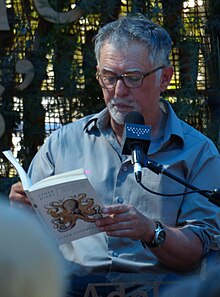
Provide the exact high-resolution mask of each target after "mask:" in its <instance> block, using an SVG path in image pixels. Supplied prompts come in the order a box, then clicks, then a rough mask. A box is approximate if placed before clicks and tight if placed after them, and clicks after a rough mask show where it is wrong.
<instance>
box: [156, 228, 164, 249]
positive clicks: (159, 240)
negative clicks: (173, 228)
mask: <svg viewBox="0 0 220 297" xmlns="http://www.w3.org/2000/svg"><path fill="white" fill-rule="evenodd" d="M165 238H166V232H165V231H164V230H160V231H159V233H158V236H157V238H156V243H157V245H158V246H161V245H162V244H163V243H164V241H165Z"/></svg>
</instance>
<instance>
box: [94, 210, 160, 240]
mask: <svg viewBox="0 0 220 297" xmlns="http://www.w3.org/2000/svg"><path fill="white" fill-rule="evenodd" d="M103 213H104V214H108V215H109V216H106V217H104V218H101V219H98V220H97V221H96V225H97V227H98V228H99V229H100V230H101V231H105V232H106V233H107V235H109V236H114V237H128V238H131V239H133V240H144V241H151V240H152V238H153V236H154V229H155V222H154V221H153V220H150V219H148V218H146V217H145V216H144V215H143V214H142V213H140V212H139V211H138V210H137V209H136V208H135V207H134V206H132V205H125V204H115V205H110V206H106V207H105V208H104V209H103Z"/></svg>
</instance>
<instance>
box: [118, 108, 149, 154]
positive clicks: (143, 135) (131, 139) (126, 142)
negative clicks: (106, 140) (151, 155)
mask: <svg viewBox="0 0 220 297" xmlns="http://www.w3.org/2000/svg"><path fill="white" fill-rule="evenodd" d="M150 132H151V127H150V126H146V125H145V123H144V117H143V116H142V114H140V113H139V112H137V111H131V112H129V113H128V114H127V115H126V116H125V120H124V131H123V135H122V142H121V143H122V154H124V155H131V154H132V149H133V146H134V145H136V144H138V145H140V146H142V147H143V151H144V153H145V154H147V152H148V148H149V145H150V139H151V136H150Z"/></svg>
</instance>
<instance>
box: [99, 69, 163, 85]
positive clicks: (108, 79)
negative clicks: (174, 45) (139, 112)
mask: <svg viewBox="0 0 220 297" xmlns="http://www.w3.org/2000/svg"><path fill="white" fill-rule="evenodd" d="M162 68H164V66H160V67H157V68H155V69H153V70H151V71H149V72H147V73H144V74H137V73H133V74H129V73H128V74H126V73H125V74H121V75H108V74H99V73H96V78H97V79H98V81H99V84H100V86H101V87H102V88H104V89H113V88H115V86H116V84H117V82H118V80H119V79H121V80H122V81H123V83H124V85H125V86H126V87H127V88H130V89H135V88H140V87H141V86H142V84H143V80H144V78H145V77H147V76H149V75H151V74H152V73H154V72H156V71H158V70H159V69H162Z"/></svg>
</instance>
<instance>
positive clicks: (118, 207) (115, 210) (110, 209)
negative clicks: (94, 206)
mask: <svg viewBox="0 0 220 297" xmlns="http://www.w3.org/2000/svg"><path fill="white" fill-rule="evenodd" d="M127 211H129V207H128V205H123V204H113V205H109V206H105V207H104V208H103V213H105V214H119V213H123V212H127Z"/></svg>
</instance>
